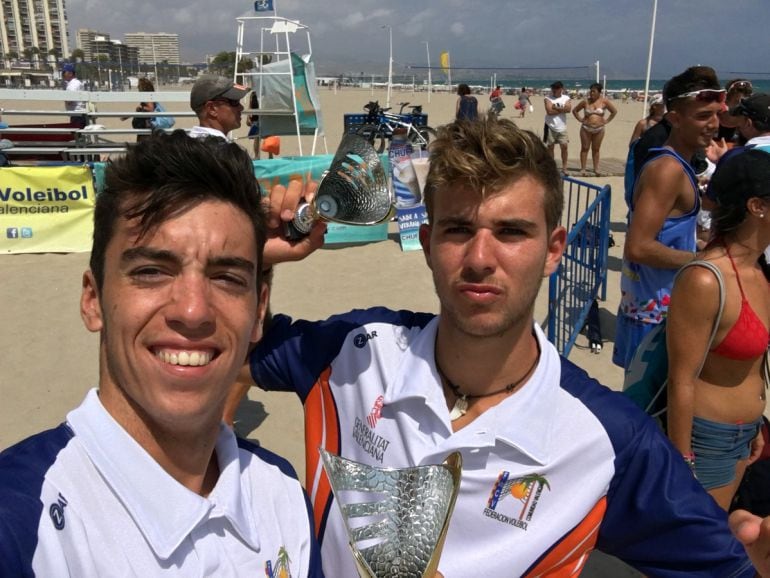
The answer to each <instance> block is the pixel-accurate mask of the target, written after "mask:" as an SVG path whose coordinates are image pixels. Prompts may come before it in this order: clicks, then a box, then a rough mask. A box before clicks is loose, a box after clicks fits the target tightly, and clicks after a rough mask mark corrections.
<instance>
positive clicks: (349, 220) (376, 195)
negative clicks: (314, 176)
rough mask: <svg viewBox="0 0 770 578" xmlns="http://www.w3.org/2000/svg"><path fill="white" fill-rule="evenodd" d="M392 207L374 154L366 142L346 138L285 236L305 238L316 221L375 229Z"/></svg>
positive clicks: (386, 179)
mask: <svg viewBox="0 0 770 578" xmlns="http://www.w3.org/2000/svg"><path fill="white" fill-rule="evenodd" d="M395 205H396V201H395V197H394V195H393V192H392V191H391V189H390V187H388V177H387V175H386V173H385V168H384V167H383V166H382V162H381V161H380V156H379V155H378V154H377V151H375V150H374V147H372V145H371V144H369V142H368V141H367V140H366V139H365V138H363V137H361V136H358V135H355V134H349V135H345V137H344V138H343V139H342V141H341V142H340V146H339V147H338V148H337V152H336V153H335V155H334V158H333V159H332V164H331V166H330V167H329V170H327V171H325V172H324V174H323V176H322V177H321V182H320V183H319V185H318V191H317V192H316V194H315V197H314V198H313V200H312V201H310V203H303V204H301V205H300V206H299V207H297V211H296V213H295V217H294V220H293V221H292V222H291V223H289V224H288V227H287V231H286V234H287V236H288V237H289V238H290V239H296V238H300V237H302V236H304V235H307V234H308V233H309V232H310V229H312V228H313V223H314V222H315V221H317V220H319V219H321V220H324V221H330V222H334V223H342V224H345V225H377V224H379V223H383V222H385V221H386V220H388V219H389V218H390V217H392V216H393V214H394V211H395Z"/></svg>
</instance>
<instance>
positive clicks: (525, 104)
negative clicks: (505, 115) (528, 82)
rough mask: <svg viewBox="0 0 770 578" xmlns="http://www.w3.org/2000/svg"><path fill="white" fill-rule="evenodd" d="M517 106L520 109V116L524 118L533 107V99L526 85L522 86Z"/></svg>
mask: <svg viewBox="0 0 770 578" xmlns="http://www.w3.org/2000/svg"><path fill="white" fill-rule="evenodd" d="M516 108H518V109H519V118H524V117H525V116H526V114H527V111H528V110H529V109H531V108H532V101H531V100H530V99H529V89H528V88H527V87H526V86H522V87H521V92H520V93H519V100H518V104H517V106H516Z"/></svg>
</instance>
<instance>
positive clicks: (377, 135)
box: [356, 124, 387, 153]
mask: <svg viewBox="0 0 770 578" xmlns="http://www.w3.org/2000/svg"><path fill="white" fill-rule="evenodd" d="M356 134H357V135H359V136H362V137H364V138H365V139H366V140H367V141H368V142H369V144H370V145H372V146H373V147H374V150H375V151H377V152H378V153H381V152H383V151H384V150H385V143H386V141H387V139H386V138H385V136H384V135H383V134H382V131H381V130H380V127H379V125H376V124H365V125H363V126H362V127H361V128H359V129H358V130H357V131H356Z"/></svg>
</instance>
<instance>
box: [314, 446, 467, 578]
mask: <svg viewBox="0 0 770 578" xmlns="http://www.w3.org/2000/svg"><path fill="white" fill-rule="evenodd" d="M319 451H320V452H321V458H322V460H323V465H324V470H326V475H327V476H328V477H329V483H330V485H331V488H332V492H334V499H335V501H336V502H337V505H338V506H339V508H340V512H341V513H342V518H343V520H344V521H345V527H346V529H347V532H348V540H349V544H350V548H351V550H352V551H353V556H354V557H355V561H356V566H357V567H358V573H359V575H360V576H361V577H362V578H385V577H386V576H387V577H393V578H396V577H399V578H407V577H409V578H418V577H423V576H424V577H428V578H432V577H433V575H434V574H435V573H436V570H437V569H438V562H439V559H440V557H441V549H442V548H443V546H444V539H445V538H446V533H447V529H448V528H449V518H450V516H451V515H452V510H453V508H454V505H455V500H456V499H457V492H458V490H459V489H460V472H461V470H462V456H461V455H460V453H459V452H454V453H453V454H451V455H450V456H449V457H448V458H447V459H446V461H445V462H444V463H443V464H436V465H429V466H416V467H411V468H376V467H373V466H367V465H364V464H360V463H358V462H353V461H350V460H346V459H344V458H341V457H339V456H336V455H334V454H330V453H329V452H327V451H325V450H324V449H323V448H321V449H319Z"/></svg>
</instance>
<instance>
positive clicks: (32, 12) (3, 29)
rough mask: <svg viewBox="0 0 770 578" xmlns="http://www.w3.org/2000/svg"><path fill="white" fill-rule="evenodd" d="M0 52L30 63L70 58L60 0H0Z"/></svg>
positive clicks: (4, 57) (63, 10)
mask: <svg viewBox="0 0 770 578" xmlns="http://www.w3.org/2000/svg"><path fill="white" fill-rule="evenodd" d="M0 52H2V59H8V58H9V55H13V54H15V55H16V58H19V59H24V60H30V61H32V62H40V61H43V60H45V61H48V62H56V61H58V60H61V59H62V58H67V57H68V56H69V54H70V49H69V36H68V32H67V10H66V8H65V6H64V0H0Z"/></svg>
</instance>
